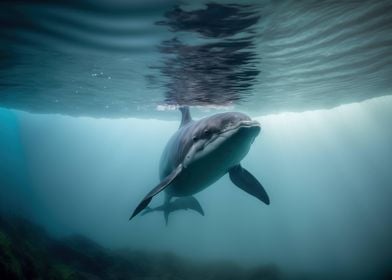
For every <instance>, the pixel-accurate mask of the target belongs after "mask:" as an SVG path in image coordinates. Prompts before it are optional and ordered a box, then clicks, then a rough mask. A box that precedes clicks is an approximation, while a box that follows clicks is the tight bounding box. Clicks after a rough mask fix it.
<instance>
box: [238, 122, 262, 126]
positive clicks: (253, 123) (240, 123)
mask: <svg viewBox="0 0 392 280" xmlns="http://www.w3.org/2000/svg"><path fill="white" fill-rule="evenodd" d="M238 126H239V127H260V123H259V122H258V121H254V120H249V121H241V122H239V124H238Z"/></svg>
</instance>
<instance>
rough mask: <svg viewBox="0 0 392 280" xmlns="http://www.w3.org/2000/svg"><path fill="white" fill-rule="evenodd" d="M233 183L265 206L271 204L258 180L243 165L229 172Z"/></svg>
mask: <svg viewBox="0 0 392 280" xmlns="http://www.w3.org/2000/svg"><path fill="white" fill-rule="evenodd" d="M229 175H230V179H231V181H232V182H233V183H234V184H235V185H236V186H237V187H239V188H240V189H242V190H244V191H246V192H247V193H249V194H250V195H253V196H254V197H256V198H258V199H259V200H261V201H262V202H264V203H265V204H267V205H268V204H270V199H269V197H268V194H267V192H266V191H265V189H264V188H263V186H262V185H261V184H260V182H259V181H257V179H256V178H255V177H254V176H253V175H252V174H250V173H249V171H248V170H246V169H245V168H243V167H242V166H241V165H236V166H234V167H233V168H231V169H230V170H229Z"/></svg>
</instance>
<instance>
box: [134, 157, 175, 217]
mask: <svg viewBox="0 0 392 280" xmlns="http://www.w3.org/2000/svg"><path fill="white" fill-rule="evenodd" d="M181 171H182V164H180V165H178V166H177V168H176V169H174V170H173V171H172V172H171V173H170V174H169V175H168V176H167V177H165V179H163V180H162V181H161V182H160V183H159V185H158V186H156V187H155V188H154V189H152V190H151V191H150V192H149V193H148V194H147V195H146V196H145V197H144V198H143V200H142V201H141V202H140V203H139V205H138V206H137V207H136V209H135V211H133V214H132V216H131V217H130V218H129V220H131V219H132V218H133V217H135V216H136V215H137V214H139V213H140V212H141V211H142V210H143V209H144V208H146V207H147V205H148V204H149V203H150V202H151V200H152V198H153V197H154V196H155V195H157V194H158V193H160V192H161V191H163V190H164V189H165V188H166V187H167V186H168V185H169V184H170V183H171V182H172V181H173V180H174V179H175V178H176V177H177V176H178V174H180V173H181Z"/></svg>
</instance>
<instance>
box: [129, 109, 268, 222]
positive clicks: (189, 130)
mask: <svg viewBox="0 0 392 280" xmlns="http://www.w3.org/2000/svg"><path fill="white" fill-rule="evenodd" d="M180 111H181V113H182V120H181V124H180V127H179V129H178V130H177V132H176V133H175V134H174V135H173V136H172V137H171V138H170V140H169V142H168V143H167V145H166V148H165V150H164V151H163V153H162V157H161V160H160V170H159V171H160V172H159V173H160V174H159V175H160V179H161V182H160V183H159V184H158V185H157V186H156V187H155V188H153V189H152V190H151V191H150V192H149V193H148V194H147V195H146V196H145V197H144V198H143V200H142V201H141V202H140V204H139V205H138V206H137V207H136V209H135V210H134V212H133V214H132V216H131V217H130V220H131V219H132V218H133V217H135V216H136V215H137V214H139V213H140V212H141V211H143V210H145V211H144V212H143V214H147V213H151V212H154V211H162V212H163V213H164V217H165V221H166V224H167V222H168V218H169V214H170V213H171V212H173V211H177V210H180V209H184V210H187V209H191V210H194V211H196V212H198V213H200V214H201V215H204V212H203V210H202V208H201V206H200V204H199V202H198V201H197V200H196V199H195V198H194V197H192V195H193V194H195V193H198V192H200V191H201V190H203V189H205V188H207V187H208V186H210V185H212V184H213V183H215V182H216V181H217V180H219V179H220V178H221V177H222V176H224V175H225V174H227V173H229V176H230V179H231V181H232V182H233V183H234V185H236V186H237V187H239V188H240V189H242V190H244V191H245V192H247V193H249V194H250V195H252V196H254V197H256V198H257V199H259V200H260V201H262V202H264V203H265V204H267V205H268V204H269V203H270V200H269V197H268V195H267V193H266V191H265V190H264V188H263V186H262V185H261V184H260V183H259V181H257V179H256V178H255V177H254V176H253V175H252V174H251V173H249V171H247V170H246V169H244V168H243V167H242V166H241V160H242V159H243V158H244V157H245V156H246V154H247V153H248V152H249V149H250V146H251V145H252V143H253V141H254V139H255V138H256V137H257V135H258V134H259V133H260V130H261V127H260V124H259V123H258V122H257V121H253V120H251V119H250V117H248V116H247V115H245V114H242V113H238V112H227V113H220V114H215V115H213V116H210V117H206V118H203V119H201V120H198V121H194V120H192V118H191V115H190V112H189V108H188V107H181V108H180ZM163 190H164V191H165V194H166V195H165V202H164V204H163V205H162V206H159V207H156V208H149V207H147V206H148V204H149V203H150V202H151V200H152V198H153V197H154V196H155V195H157V194H158V193H160V192H161V191H163ZM173 197H178V198H177V199H176V200H174V201H173V202H171V199H172V198H173Z"/></svg>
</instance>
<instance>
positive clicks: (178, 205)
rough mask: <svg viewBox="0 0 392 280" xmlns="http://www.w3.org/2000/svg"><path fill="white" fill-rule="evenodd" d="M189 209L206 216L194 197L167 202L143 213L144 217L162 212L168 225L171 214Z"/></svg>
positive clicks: (148, 208)
mask: <svg viewBox="0 0 392 280" xmlns="http://www.w3.org/2000/svg"><path fill="white" fill-rule="evenodd" d="M188 209H191V210H193V211H196V212H197V213H199V214H200V215H202V216H204V211H203V208H201V205H200V203H199V202H198V201H197V200H196V198H194V197H193V196H188V197H181V198H177V199H176V200H174V201H173V202H167V203H165V204H163V205H161V206H158V207H155V208H150V207H147V208H146V209H145V210H144V211H143V212H142V215H145V214H148V213H151V212H155V211H162V212H163V215H164V217H165V222H166V225H167V224H168V222H169V215H170V213H172V212H174V211H177V210H188Z"/></svg>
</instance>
